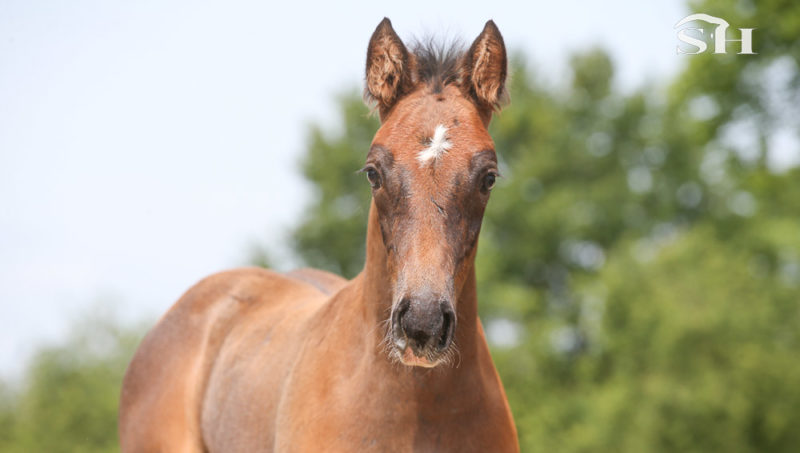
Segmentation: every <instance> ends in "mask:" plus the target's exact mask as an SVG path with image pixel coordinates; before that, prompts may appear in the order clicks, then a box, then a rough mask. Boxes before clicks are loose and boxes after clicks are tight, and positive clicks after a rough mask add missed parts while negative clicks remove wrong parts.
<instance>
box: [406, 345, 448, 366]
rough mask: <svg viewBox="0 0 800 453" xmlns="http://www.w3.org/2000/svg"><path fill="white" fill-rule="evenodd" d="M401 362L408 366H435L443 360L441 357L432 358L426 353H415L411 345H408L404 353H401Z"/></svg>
mask: <svg viewBox="0 0 800 453" xmlns="http://www.w3.org/2000/svg"><path fill="white" fill-rule="evenodd" d="M400 362H401V363H402V364H403V365H406V366H418V367H423V368H433V367H435V366H436V365H438V364H439V363H440V362H441V360H439V359H433V360H431V359H430V358H428V357H427V356H425V355H423V356H422V357H420V356H418V355H417V354H415V353H414V351H413V350H412V349H411V348H410V347H406V348H405V350H404V351H403V352H402V353H400Z"/></svg>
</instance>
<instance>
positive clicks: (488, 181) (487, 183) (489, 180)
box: [483, 172, 497, 192]
mask: <svg viewBox="0 0 800 453" xmlns="http://www.w3.org/2000/svg"><path fill="white" fill-rule="evenodd" d="M496 180H497V173H494V172H489V173H486V176H484V177H483V190H484V191H486V192H488V191H490V190H492V187H494V183H495V181H496Z"/></svg>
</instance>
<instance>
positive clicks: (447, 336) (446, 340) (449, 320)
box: [436, 301, 456, 351]
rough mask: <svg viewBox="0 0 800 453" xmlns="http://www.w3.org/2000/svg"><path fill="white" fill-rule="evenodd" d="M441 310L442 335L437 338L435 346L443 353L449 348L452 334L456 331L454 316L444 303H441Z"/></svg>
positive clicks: (448, 306)
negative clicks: (437, 341)
mask: <svg viewBox="0 0 800 453" xmlns="http://www.w3.org/2000/svg"><path fill="white" fill-rule="evenodd" d="M441 309H442V318H443V319H442V334H441V337H439V343H438V344H437V345H436V347H437V349H439V350H440V351H443V350H445V349H447V347H448V346H450V343H452V342H453V332H455V329H456V314H455V313H454V312H453V309H452V308H451V307H450V304H449V303H448V302H446V301H442V302H441Z"/></svg>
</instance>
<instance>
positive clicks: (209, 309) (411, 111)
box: [119, 19, 519, 452]
mask: <svg viewBox="0 0 800 453" xmlns="http://www.w3.org/2000/svg"><path fill="white" fill-rule="evenodd" d="M506 66H507V61H506V51H505V46H504V44H503V38H502V37H501V35H500V32H499V31H498V29H497V27H496V26H495V24H494V22H492V21H489V22H487V23H486V26H485V27H484V29H483V32H482V33H481V34H480V35H479V36H478V38H477V39H476V40H475V41H474V42H473V44H472V46H471V47H469V49H467V50H465V51H462V50H459V49H457V48H445V47H438V46H436V45H432V44H420V45H418V46H416V47H414V49H413V50H412V51H409V50H408V49H407V48H406V46H405V45H404V44H403V42H402V41H401V40H400V38H399V37H398V36H397V34H396V33H395V32H394V30H393V29H392V25H391V23H390V22H389V20H388V19H384V20H383V21H382V22H381V23H380V25H378V27H377V29H376V30H375V33H374V34H373V35H372V39H371V40H370V43H369V47H368V51H367V67H366V90H365V95H366V98H367V99H368V100H369V101H370V102H371V103H373V105H375V107H376V109H377V111H378V114H379V115H380V119H381V123H382V124H381V127H380V129H379V130H378V132H377V133H376V134H375V138H374V140H373V142H372V146H371V148H370V149H369V152H368V154H367V160H366V165H365V167H364V168H363V172H364V173H365V174H366V176H367V180H368V182H369V184H370V186H371V188H372V204H371V206H370V212H369V220H368V222H369V223H368V227H367V256H366V263H365V266H364V270H363V271H362V272H361V273H360V274H359V275H358V276H357V277H356V278H354V279H353V280H351V281H346V280H344V279H342V278H340V277H337V276H335V275H333V274H329V273H327V272H323V271H318V270H312V269H303V270H299V271H294V272H290V273H288V274H279V273H276V272H271V271H268V270H264V269H239V270H233V271H229V272H223V273H220V274H216V275H213V276H211V277H208V278H206V279H205V280H203V281H201V282H200V283H198V284H197V285H195V286H194V287H193V288H192V289H190V290H189V291H188V292H187V293H186V294H185V295H184V296H183V297H181V299H180V300H179V301H178V302H177V303H176V304H175V305H174V306H173V307H172V308H171V309H170V310H169V311H168V312H167V313H166V314H165V315H164V316H163V317H162V318H161V320H160V321H159V322H158V324H157V325H156V326H155V327H154V328H153V330H152V331H151V332H150V333H149V334H148V335H147V336H146V337H145V338H144V340H143V341H142V344H141V345H140V347H139V349H138V351H137V352H136V355H135V356H134V358H133V360H132V361H131V364H130V366H129V368H128V371H127V374H126V376H125V380H124V382H123V389H122V397H121V403H120V413H119V433H120V440H121V444H122V450H123V451H124V452H151V451H152V452H156V451H158V452H268V451H280V452H328V451H330V452H362V451H402V452H406V451H419V452H444V451H452V452H473V451H475V452H507V451H512V452H513V451H518V450H519V447H518V444H517V434H516V429H515V427H514V422H513V419H512V417H511V412H510V411H509V407H508V403H507V401H506V397H505V393H504V391H503V386H502V384H501V383H500V379H499V377H498V375H497V371H496V370H495V368H494V365H493V363H492V359H491V357H490V356H489V349H488V346H487V344H486V339H485V337H484V333H483V329H482V327H481V323H480V320H479V319H478V313H477V298H476V288H475V267H474V263H475V252H476V244H477V240H478V233H479V232H480V227H481V221H482V219H483V212H484V208H485V207H486V203H487V201H488V199H489V193H490V191H491V189H492V186H493V185H494V181H495V178H496V177H497V158H496V155H495V151H494V146H493V142H492V139H491V138H490V137H489V134H488V132H487V126H488V124H489V121H490V119H491V117H492V114H493V112H494V111H495V110H497V109H499V107H500V105H501V104H502V103H503V102H504V100H505V97H506V95H505V78H506ZM365 151H366V150H365Z"/></svg>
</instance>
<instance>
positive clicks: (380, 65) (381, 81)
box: [364, 17, 414, 119]
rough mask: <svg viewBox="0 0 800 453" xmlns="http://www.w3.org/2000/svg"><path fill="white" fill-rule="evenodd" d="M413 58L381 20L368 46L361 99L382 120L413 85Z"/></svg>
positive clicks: (395, 34) (385, 21)
mask: <svg viewBox="0 0 800 453" xmlns="http://www.w3.org/2000/svg"><path fill="white" fill-rule="evenodd" d="M413 64H414V56H413V55H412V54H410V53H409V52H408V50H406V46H405V45H404V44H403V41H401V40H400V37H399V36H397V33H395V31H394V29H393V28H392V22H391V21H390V20H389V19H388V18H386V17H384V18H383V20H382V21H381V23H380V24H378V27H377V28H376V29H375V32H374V33H372V38H370V40H369V46H368V47H367V77H366V82H367V83H366V87H365V89H364V98H365V99H366V101H367V102H368V103H371V104H376V105H377V107H378V111H379V113H380V116H381V119H383V117H384V115H385V114H386V113H387V112H388V111H389V110H390V109H391V108H392V106H393V105H394V103H395V102H396V101H397V100H398V99H399V98H400V96H402V95H403V94H405V93H407V92H408V91H410V89H411V87H412V86H413V81H412V66H413Z"/></svg>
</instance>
